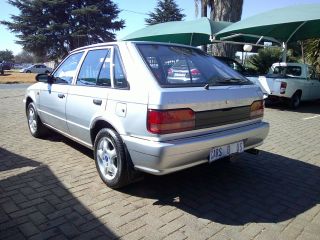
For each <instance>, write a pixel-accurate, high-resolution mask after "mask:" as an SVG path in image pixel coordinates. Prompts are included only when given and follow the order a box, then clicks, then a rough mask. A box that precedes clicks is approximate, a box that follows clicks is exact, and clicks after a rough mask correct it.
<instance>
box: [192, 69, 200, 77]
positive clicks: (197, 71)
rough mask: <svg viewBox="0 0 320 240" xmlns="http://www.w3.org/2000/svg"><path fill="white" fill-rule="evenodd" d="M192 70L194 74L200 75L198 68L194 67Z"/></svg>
mask: <svg viewBox="0 0 320 240" xmlns="http://www.w3.org/2000/svg"><path fill="white" fill-rule="evenodd" d="M190 72H191V75H192V76H195V75H200V71H199V70H198V69H192V70H191V71H190Z"/></svg>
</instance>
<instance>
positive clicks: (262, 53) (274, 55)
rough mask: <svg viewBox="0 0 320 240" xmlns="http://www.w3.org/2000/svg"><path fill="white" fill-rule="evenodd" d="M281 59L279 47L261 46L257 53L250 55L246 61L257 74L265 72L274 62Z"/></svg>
mask: <svg viewBox="0 0 320 240" xmlns="http://www.w3.org/2000/svg"><path fill="white" fill-rule="evenodd" d="M280 59H281V49H280V48H262V49H259V51H258V54H255V55H252V56H250V57H249V58H248V59H247V61H248V63H249V64H250V65H252V66H253V67H254V68H255V70H256V71H257V72H258V73H259V74H266V73H267V72H268V70H269V68H270V67H271V65H272V64H273V63H275V62H279V60H280Z"/></svg>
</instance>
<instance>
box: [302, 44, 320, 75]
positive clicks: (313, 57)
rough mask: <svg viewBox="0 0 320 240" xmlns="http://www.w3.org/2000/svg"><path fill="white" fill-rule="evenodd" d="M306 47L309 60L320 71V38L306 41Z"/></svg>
mask: <svg viewBox="0 0 320 240" xmlns="http://www.w3.org/2000/svg"><path fill="white" fill-rule="evenodd" d="M304 49H305V56H306V59H307V61H308V62H309V63H310V64H311V65H313V66H315V67H316V69H317V72H319V73H320V39H309V40H306V41H304Z"/></svg>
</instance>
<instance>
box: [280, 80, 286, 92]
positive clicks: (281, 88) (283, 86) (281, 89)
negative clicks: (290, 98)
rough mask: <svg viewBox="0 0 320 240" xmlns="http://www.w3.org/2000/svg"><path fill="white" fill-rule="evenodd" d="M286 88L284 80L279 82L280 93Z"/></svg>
mask: <svg viewBox="0 0 320 240" xmlns="http://www.w3.org/2000/svg"><path fill="white" fill-rule="evenodd" d="M286 88H287V83H286V82H281V85H280V94H285V93H286Z"/></svg>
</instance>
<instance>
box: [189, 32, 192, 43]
mask: <svg viewBox="0 0 320 240" xmlns="http://www.w3.org/2000/svg"><path fill="white" fill-rule="evenodd" d="M192 40H193V33H191V38H190V44H189V45H190V46H192Z"/></svg>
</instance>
